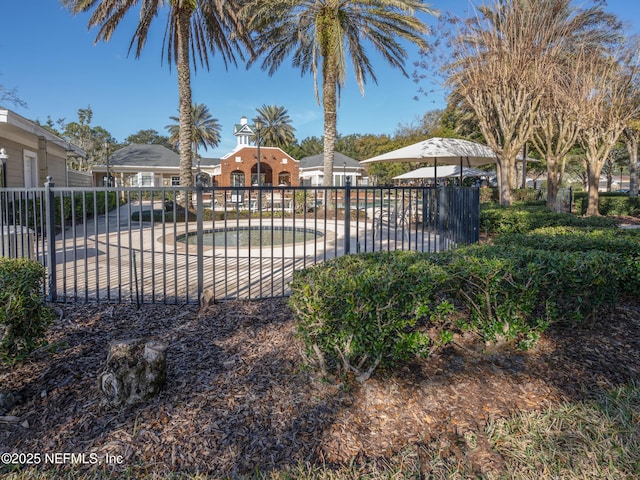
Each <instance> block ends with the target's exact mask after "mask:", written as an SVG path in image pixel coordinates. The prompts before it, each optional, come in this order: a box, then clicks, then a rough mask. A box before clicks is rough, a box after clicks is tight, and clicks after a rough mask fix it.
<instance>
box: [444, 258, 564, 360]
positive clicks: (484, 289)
mask: <svg viewBox="0 0 640 480" xmlns="http://www.w3.org/2000/svg"><path fill="white" fill-rule="evenodd" d="M446 257H447V265H446V267H445V269H446V271H447V273H448V274H449V282H450V286H449V289H450V291H451V292H452V293H453V294H454V295H456V296H457V298H458V300H459V302H460V303H461V304H462V305H463V306H464V310H466V312H467V314H468V315H467V319H466V320H463V321H460V322H459V326H461V327H463V328H464V329H467V330H472V331H474V332H476V333H478V334H479V335H480V336H481V338H482V339H483V340H484V341H486V342H500V343H501V342H510V343H516V344H517V345H518V346H520V347H522V348H530V347H531V346H532V345H533V344H534V343H535V342H536V341H537V340H538V338H539V336H540V334H541V333H542V332H543V331H544V330H545V329H546V328H547V326H548V325H549V323H550V321H552V320H555V318H556V312H555V308H554V304H553V302H550V301H544V300H543V301H541V295H540V289H541V287H542V285H541V284H542V283H543V278H544V274H543V273H542V272H541V271H540V268H539V266H538V265H537V264H535V263H533V262H529V261H528V259H527V258H525V256H523V255H522V254H521V252H520V251H519V250H510V249H508V248H507V249H505V248H500V249H497V248H495V247H481V248H470V249H460V250H457V251H454V252H451V253H450V254H448V255H446Z"/></svg>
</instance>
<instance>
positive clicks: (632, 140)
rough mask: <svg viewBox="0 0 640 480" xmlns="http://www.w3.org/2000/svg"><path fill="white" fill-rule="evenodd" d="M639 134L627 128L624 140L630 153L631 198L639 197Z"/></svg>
mask: <svg viewBox="0 0 640 480" xmlns="http://www.w3.org/2000/svg"><path fill="white" fill-rule="evenodd" d="M638 135H640V132H638V131H637V130H635V129H631V128H625V130H624V139H625V145H626V146H627V152H629V196H631V197H637V196H638Z"/></svg>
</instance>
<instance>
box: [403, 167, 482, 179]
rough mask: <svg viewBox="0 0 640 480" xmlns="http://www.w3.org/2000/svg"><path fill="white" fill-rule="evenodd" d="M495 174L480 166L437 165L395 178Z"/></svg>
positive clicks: (461, 176)
mask: <svg viewBox="0 0 640 480" xmlns="http://www.w3.org/2000/svg"><path fill="white" fill-rule="evenodd" d="M493 175H495V173H494V172H487V171H485V170H480V169H478V168H471V167H462V170H461V169H460V166H459V165H443V166H441V167H438V169H437V171H436V168H435V167H421V168H417V169H415V170H411V171H410V172H406V173H403V174H402V175H397V176H395V177H393V179H394V180H415V179H424V178H436V177H437V178H448V177H457V176H459V177H460V178H461V179H462V178H464V177H490V176H493Z"/></svg>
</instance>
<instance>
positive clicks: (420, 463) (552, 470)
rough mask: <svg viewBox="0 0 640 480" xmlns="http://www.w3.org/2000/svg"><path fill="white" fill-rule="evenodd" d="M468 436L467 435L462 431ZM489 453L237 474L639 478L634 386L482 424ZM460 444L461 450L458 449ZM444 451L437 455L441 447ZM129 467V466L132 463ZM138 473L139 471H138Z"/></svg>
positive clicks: (325, 479) (18, 478) (425, 451)
mask: <svg viewBox="0 0 640 480" xmlns="http://www.w3.org/2000/svg"><path fill="white" fill-rule="evenodd" d="M467 433H469V432H467ZM484 434H485V435H486V437H487V438H488V440H489V445H490V447H491V449H492V451H493V453H494V454H496V455H497V456H498V457H501V458H502V459H503V460H504V461H503V462H501V465H500V466H499V467H498V468H497V469H495V470H492V471H489V472H484V473H482V472H479V471H478V469H477V466H474V465H473V464H472V462H471V461H470V460H469V458H471V457H472V456H473V449H474V448H476V447H475V445H474V442H473V441H469V438H467V436H466V435H465V438H460V439H459V440H460V442H459V443H460V445H459V446H461V448H462V450H465V449H466V452H465V453H464V455H463V457H462V458H461V457H460V456H459V455H452V454H451V453H450V448H448V447H447V445H446V444H447V442H448V441H449V440H443V439H437V440H435V441H433V442H430V443H420V444H415V445H409V446H407V447H406V448H404V449H403V450H402V451H400V452H399V453H397V454H395V455H393V456H392V457H390V458H386V459H372V460H366V461H353V462H352V463H350V464H349V465H341V466H336V465H333V466H331V465H322V464H311V463H299V464H296V465H292V466H289V467H286V468H284V469H280V470H274V471H260V470H257V471H256V472H253V473H251V474H247V475H242V476H237V477H235V478H238V479H247V480H248V479H261V480H285V479H294V478H295V479H318V480H334V479H335V480H337V479H354V480H355V479H372V480H373V479H385V478H386V479H396V478H430V479H467V478H479V479H487V480H490V479H491V480H493V479H496V480H497V479H501V480H502V479H504V480H506V479H520V480H528V479H531V480H540V479H574V478H582V479H603V478H610V479H616V480H626V479H629V480H631V479H637V478H638V477H639V476H640V385H636V384H631V385H628V386H625V387H621V388H617V389H614V390H612V391H610V392H605V393H602V394H599V395H597V396H596V397H595V398H594V399H592V400H589V401H580V402H566V403H564V404H562V405H559V406H557V407H554V408H550V409H548V410H546V411H543V412H528V413H520V414H517V415H514V416H513V417H510V418H508V419H504V420H498V421H495V422H493V423H491V424H489V425H488V427H487V428H486V432H484ZM464 444H466V447H464ZM446 451H449V453H445V454H443V452H446ZM134 468H135V467H134ZM143 472H144V473H143ZM113 475H114V472H110V471H108V470H99V469H96V470H93V471H91V472H87V471H81V470H79V469H72V470H66V471H60V470H55V471H54V470H51V471H44V470H36V469H26V470H22V471H13V472H12V471H7V470H5V471H4V477H3V478H5V479H7V480H36V479H38V480H45V479H46V480H48V479H53V478H56V479H62V480H78V479H80V480H89V479H98V478H115V477H114V476H113ZM117 477H118V478H148V479H152V478H153V479H167V480H169V479H190V480H200V479H205V478H224V477H216V476H210V475H202V474H184V473H177V472H153V473H152V472H150V471H149V470H148V469H145V468H142V469H140V470H136V471H135V472H133V471H123V472H119V473H118V475H117Z"/></svg>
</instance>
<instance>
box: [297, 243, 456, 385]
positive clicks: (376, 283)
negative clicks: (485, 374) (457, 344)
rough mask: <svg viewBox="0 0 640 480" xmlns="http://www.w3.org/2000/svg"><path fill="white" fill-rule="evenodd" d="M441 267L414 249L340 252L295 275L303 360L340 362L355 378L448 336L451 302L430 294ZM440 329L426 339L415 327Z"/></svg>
mask: <svg viewBox="0 0 640 480" xmlns="http://www.w3.org/2000/svg"><path fill="white" fill-rule="evenodd" d="M445 280H446V274H445V272H444V270H443V269H442V268H440V267H438V266H437V265H435V264H433V263H432V262H430V261H429V258H428V257H427V256H426V255H421V254H418V253H415V252H395V253H381V252H377V253H365V254H360V255H347V256H344V257H340V258H337V259H334V260H332V261H329V262H326V263H324V264H321V265H316V266H314V267H311V268H309V269H306V270H302V271H298V272H296V273H295V274H294V278H293V281H292V283H291V289H292V295H291V297H290V300H289V304H290V306H291V307H292V310H293V312H294V315H295V317H296V321H297V328H298V333H299V334H300V336H301V338H302V340H303V341H304V343H305V346H306V348H307V353H308V354H309V357H310V358H315V360H316V361H317V362H318V364H319V366H320V368H321V370H322V371H323V373H324V374H326V372H327V368H328V369H334V368H342V369H343V371H344V372H345V373H347V372H351V373H354V374H355V375H356V376H357V379H358V380H359V381H364V380H366V379H367V378H368V377H369V376H370V375H371V373H372V372H373V371H374V370H375V369H376V367H377V366H378V365H393V364H394V363H396V362H398V361H404V360H407V359H408V358H410V357H412V356H415V355H417V356H422V357H424V356H427V355H428V354H429V352H430V351H431V349H433V348H435V347H436V346H438V345H439V344H441V343H442V342H445V341H447V340H448V339H450V336H449V335H448V334H447V332H446V331H445V330H444V325H445V324H446V321H447V318H448V315H449V313H450V312H451V309H450V306H449V305H448V304H447V303H446V302H444V303H439V301H438V299H437V297H436V294H437V292H438V291H439V290H440V286H441V285H442V284H443V283H444V281H445ZM425 319H427V320H430V321H431V322H433V323H435V324H436V326H437V327H439V328H440V329H441V333H440V335H439V336H437V338H435V339H432V338H430V337H429V336H428V335H427V334H426V333H424V332H422V331H420V330H419V329H418V328H417V326H418V322H419V321H421V320H425Z"/></svg>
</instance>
